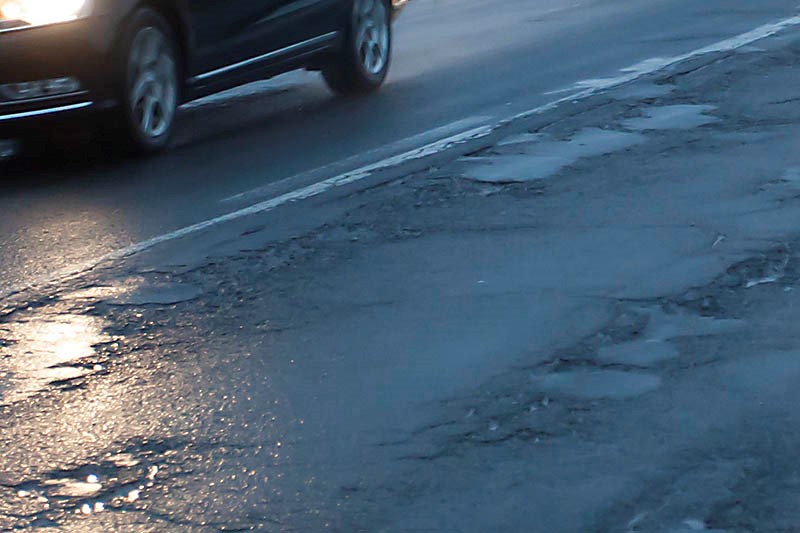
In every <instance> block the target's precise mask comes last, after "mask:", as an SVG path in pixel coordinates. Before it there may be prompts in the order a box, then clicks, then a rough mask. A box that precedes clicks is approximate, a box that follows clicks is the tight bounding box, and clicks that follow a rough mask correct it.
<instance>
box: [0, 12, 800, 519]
mask: <svg viewBox="0 0 800 533" xmlns="http://www.w3.org/2000/svg"><path fill="white" fill-rule="evenodd" d="M455 3H456V2H451V3H446V2H440V3H435V4H434V3H430V4H429V5H435V6H438V7H437V8H443V7H445V6H447V5H452V4H455ZM421 5H423V4H421ZM608 5H611V3H609V4H608ZM613 5H614V6H616V7H627V8H632V7H634V6H637V5H638V4H637V3H635V2H634V3H625V2H621V3H614V4H613ZM665 5H666V4H662V5H661V8H663V7H664V6H665ZM639 7H641V6H639ZM706 7H707V6H706ZM420 9H421V8H420ZM734 15H735V16H739V17H742V18H750V17H751V16H753V17H755V15H753V14H752V13H750V12H749V11H746V10H743V11H741V12H738V13H732V12H730V11H728V10H725V11H724V13H723V11H720V12H715V11H712V12H710V14H707V16H709V17H712V18H714V17H728V16H734ZM409 20H413V18H411V17H409ZM497 20H502V18H500V19H497ZM759 22H760V21H759ZM798 22H800V21H798ZM750 27H752V26H750ZM750 27H748V28H744V29H749V28H750ZM448 53H449V54H455V55H457V53H454V52H453V51H452V50H450V51H448ZM798 53H800V36H799V35H798V31H797V28H796V27H795V28H792V29H791V30H786V31H784V32H781V33H780V34H779V35H776V36H774V37H772V38H769V39H759V40H758V42H754V43H752V45H751V46H747V47H741V49H739V50H738V51H737V52H735V53H730V52H717V53H710V54H707V55H706V56H704V57H702V58H699V59H698V58H695V59H694V60H692V61H688V62H686V64H681V65H673V67H671V68H667V69H665V70H663V71H659V72H654V73H652V75H651V76H648V77H646V78H645V79H641V80H638V81H637V82H636V83H633V84H627V85H625V86H619V87H616V88H615V89H614V90H612V91H609V92H607V93H603V94H601V95H595V96H593V97H590V98H587V99H586V100H585V101H584V102H582V103H580V105H572V103H571V102H568V103H567V104H565V105H563V106H559V107H558V108H555V109H552V110H551V111H550V112H549V113H548V114H547V115H546V116H541V117H537V119H536V120H535V121H532V122H530V123H527V122H526V123H525V125H524V126H525V127H522V126H521V129H520V131H518V132H516V133H515V134H513V135H511V133H510V132H509V136H506V137H503V138H502V142H499V143H498V144H496V145H494V146H492V147H491V148H489V149H485V150H480V151H475V152H470V155H469V156H467V157H462V158H460V159H458V160H457V161H451V162H449V163H446V164H443V165H441V166H439V167H437V168H432V169H426V170H425V171H423V172H417V173H408V174H405V175H402V176H399V177H398V178H397V179H394V180H392V181H390V182H388V183H384V185H383V186H380V187H378V186H369V185H370V183H371V182H368V181H365V183H364V184H363V186H362V187H360V188H358V189H357V190H356V189H354V190H351V191H349V192H347V191H341V190H340V191H338V192H337V193H336V194H333V193H331V194H325V195H319V196H315V197H312V198H308V199H306V200H304V201H302V202H295V203H287V204H285V205H282V206H281V207H280V208H276V209H275V210H272V211H269V212H262V213H258V214H256V215H253V216H249V217H244V218H241V219H238V220H235V221H231V222H229V223H226V224H219V225H216V226H214V227H210V228H206V230H205V231H198V232H196V233H193V234H191V235H188V236H185V237H184V238H181V239H176V240H174V241H171V242H168V243H163V244H161V245H159V246H154V247H152V248H150V249H148V250H147V251H146V252H143V253H139V254H136V255H134V256H131V257H127V258H124V259H119V260H116V261H110V262H107V263H105V264H103V265H101V266H99V267H98V268H95V269H92V270H88V271H86V272H83V273H82V274H81V275H79V276H75V277H72V278H69V279H61V280H59V281H58V283H56V284H54V285H53V286H49V287H40V288H35V289H29V290H26V291H23V292H20V293H18V294H15V295H13V296H12V297H8V298H3V299H2V300H0V529H10V528H16V529H25V528H31V529H33V530H36V529H43V530H47V528H54V529H55V530H57V531H58V530H60V531H69V532H94V531H126V532H128V531H130V532H135V533H138V532H148V533H149V532H154V531H181V532H184V531H185V532H190V533H194V532H197V533H211V532H215V531H276V532H286V531H298V532H307V531H325V530H329V531H342V532H348V533H350V532H354V531H369V532H372V531H381V532H395V531H396V532H412V531H413V532H419V531H437V532H439V531H445V532H449V531H458V532H462V531H463V532H475V533H483V532H485V531H498V530H499V531H515V532H516V531H519V532H530V531H537V532H538V531H542V532H548V533H549V532H553V531H558V532H561V531H563V532H575V533H584V532H586V531H626V532H627V531H631V532H636V531H648V532H650V531H654V532H665V533H666V532H670V533H671V532H676V531H678V532H681V533H685V532H688V531H698V530H705V531H725V532H730V533H733V532H740V531H741V532H745V531H769V532H771V531H787V530H788V531H792V530H795V529H797V528H798V527H800V512H799V511H798V507H797V505H796V502H797V501H798V497H800V489H799V488H798V487H800V483H798V473H797V467H796V462H797V461H796V450H797V448H798V446H800V429H799V428H800V415H798V411H797V409H796V389H797V386H796V384H797V382H798V380H799V379H800V363H799V361H800V358H798V356H797V354H798V353H800V340H798V335H797V327H796V324H797V322H798V320H800V317H798V313H800V301H799V300H798V298H799V296H798V295H800V290H798V289H800V268H798V265H800V256H798V254H797V252H796V250H798V249H800V235H798V233H797V231H798V230H797V228H798V227H800V201H799V200H798V198H799V197H798V188H800V154H798V152H797V149H796V143H797V138H798V135H799V134H800V106H798V105H797V89H796V84H795V80H797V72H796V70H797V57H798ZM700 66H702V68H698V67H700ZM554 68H557V67H554ZM401 72H402V71H401ZM606 74H607V73H606ZM304 83H305V82H304ZM308 87H314V85H313V84H311V85H309V86H306V85H305V84H302V85H301V87H300V88H299V89H294V90H293V91H290V93H286V94H287V95H289V96H285V97H287V98H288V97H290V96H291V95H293V94H300V95H303V94H305V93H308V92H309V91H311V92H313V90H310V89H309V88H308ZM314 90H316V89H314ZM386 94H387V96H385V97H384V96H383V95H381V96H379V97H378V98H377V99H376V100H375V101H374V102H373V101H372V100H370V101H369V102H366V103H352V102H350V103H346V104H335V103H331V101H330V100H327V99H326V100H325V102H328V103H327V104H325V106H331V107H332V108H336V106H337V105H343V106H344V107H345V108H349V106H353V107H352V109H356V108H361V106H364V107H365V108H370V106H373V105H380V104H379V103H380V102H382V101H384V100H382V98H388V99H389V100H390V99H391V98H393V96H392V95H393V94H394V93H393V92H392V91H391V90H389V91H388V92H387V93H386ZM291 97H292V98H293V97H294V96H291ZM305 97H306V98H307V97H308V95H307V94H306V95H305ZM261 98H262V97H261V96H257V97H255V99H256V100H259V99H261ZM264 98H266V97H264ZM278 98H280V95H279V97H278ZM325 98H327V97H325ZM389 100H385V101H389ZM238 105H239V104H236V103H234V104H231V105H230V106H228V107H225V106H223V107H221V108H217V107H218V106H216V107H214V106H212V109H211V111H209V112H212V113H219V115H218V116H220V117H224V116H230V117H232V118H231V120H234V121H236V120H242V119H241V118H237V117H239V116H240V114H241V113H242V111H241V109H244V108H238V107H237V106H238ZM298 105H299V104H298ZM325 106H322V107H325ZM331 112H333V111H331V110H330V109H327V110H324V111H317V113H319V114H320V116H323V115H326V114H327V113H331ZM192 113H199V111H197V109H196V108H195V110H189V111H188V112H187V117H188V120H189V122H188V124H189V125H188V126H185V128H187V129H185V130H184V132H183V134H182V137H181V140H179V143H178V144H179V146H178V148H177V150H176V152H174V153H173V154H170V155H167V156H164V157H163V158H159V159H156V160H153V161H147V162H143V163H139V164H133V163H126V164H123V165H119V166H117V165H108V164H101V163H90V165H91V166H93V167H98V168H95V169H94V170H91V172H90V171H89V170H87V169H86V168H84V169H80V168H79V165H75V164H73V165H72V166H71V167H68V168H67V171H66V172H68V173H75V174H76V176H77V174H78V173H79V171H81V172H85V173H87V174H81V175H80V176H77V177H73V178H71V179H68V180H67V181H71V182H72V184H73V186H75V190H76V191H77V192H74V193H73V195H72V197H71V198H72V199H73V201H74V202H77V203H80V202H81V201H85V203H84V204H82V205H83V206H84V207H83V210H82V211H81V210H76V211H75V212H74V214H73V215H72V216H73V218H71V219H68V218H67V217H66V216H65V215H64V213H66V212H67V211H68V205H67V204H65V205H63V206H59V207H58V209H57V208H56V207H53V208H52V209H51V214H50V216H51V219H52V221H55V220H56V219H58V218H59V216H61V217H62V221H64V224H63V226H61V227H57V226H56V225H55V222H53V224H54V225H53V227H52V231H56V230H58V231H60V232H62V234H63V232H67V231H70V232H72V231H74V232H78V235H77V237H76V240H75V241H74V243H75V246H76V247H77V244H80V243H81V242H84V241H86V242H88V241H89V238H88V236H87V235H88V234H83V239H84V240H81V237H80V235H81V234H80V233H79V232H80V231H81V228H82V227H85V226H81V224H80V223H79V222H80V219H81V217H86V218H89V217H93V221H94V222H95V224H96V225H95V226H94V229H92V230H91V232H95V233H97V232H98V231H99V229H98V228H100V229H102V228H104V227H105V228H106V236H108V235H112V234H114V232H113V231H111V229H108V228H112V229H113V228H117V229H118V230H119V231H120V232H121V229H120V228H125V227H131V228H134V227H137V226H136V224H138V223H139V222H137V220H136V217H144V216H145V214H146V213H148V212H151V213H155V212H156V211H158V212H163V213H167V214H169V213H171V211H169V209H167V208H166V207H164V206H166V205H169V202H168V200H169V198H168V197H167V192H165V193H164V198H163V199H159V198H160V196H159V198H155V199H154V200H152V201H151V202H148V203H146V204H143V205H141V206H139V208H138V209H136V210H134V209H132V208H130V206H129V204H126V202H130V201H132V200H125V201H122V200H120V201H119V202H118V203H117V204H116V205H111V204H109V205H108V206H106V208H105V210H100V209H99V207H100V205H99V204H95V207H96V209H95V210H92V209H90V206H91V205H92V202H91V201H90V200H91V199H92V198H95V197H93V196H92V192H91V191H94V190H95V189H94V188H93V187H96V188H97V190H104V191H106V193H108V191H111V190H112V189H113V190H116V191H117V192H119V191H121V190H128V191H131V190H133V187H132V183H135V182H137V180H142V181H139V186H142V183H143V182H146V181H147V180H148V179H150V178H151V176H150V175H149V174H148V177H147V178H143V177H142V178H137V177H135V176H134V178H131V180H132V181H129V182H125V181H121V182H112V181H105V180H106V179H109V180H110V178H109V176H111V177H113V176H114V175H115V172H128V173H130V172H134V170H135V169H141V168H144V167H147V168H149V169H150V170H151V171H152V170H153V169H160V170H161V171H163V172H166V171H167V170H168V169H169V168H172V169H174V170H178V169H180V168H182V166H183V165H185V168H187V169H188V168H189V167H190V165H191V164H192V163H193V161H192V160H191V159H192V158H189V157H188V156H189V155H190V154H194V158H197V159H202V158H203V157H204V156H203V149H202V147H203V146H205V147H214V146H217V144H216V143H222V144H224V143H226V142H228V141H229V140H230V141H236V146H239V144H238V143H244V144H247V142H246V141H247V140H248V139H250V140H251V141H252V142H255V138H254V137H251V135H254V136H256V137H257V136H258V135H256V133H254V132H262V134H264V135H267V134H266V133H264V132H265V131H271V129H270V127H266V126H256V127H254V129H252V130H248V131H247V132H245V133H241V134H240V135H239V136H234V137H232V138H230V139H229V138H228V137H225V138H222V139H217V140H205V141H203V140H199V138H198V137H192V135H194V134H195V132H196V130H195V129H192V128H193V127H194V126H193V124H194V123H192V122H191V121H192V120H193V118H192V115H191V114H192ZM226 113H230V115H226ZM200 116H201V115H197V117H200ZM197 120H198V122H197V123H198V124H199V123H200V122H203V123H206V121H207V119H206V118H205V117H204V116H203V119H202V120H200V119H197ZM534 122H535V123H534ZM312 129H313V128H312ZM274 134H275V135H277V133H274ZM259 135H260V134H259ZM270 135H271V134H270ZM253 157H257V155H254V156H253ZM264 157H266V156H264ZM225 163H227V164H229V165H233V166H235V165H236V164H237V163H236V161H235V159H234V158H231V159H229V160H228V161H226V162H225ZM102 165H106V166H104V167H103V168H100V167H101V166H102ZM220 165H222V163H220ZM192 168H196V167H192ZM220 168H222V167H220ZM54 170H55V169H51V171H54ZM240 170H242V172H244V170H243V169H240ZM521 170H524V171H521ZM92 172H93V173H92ZM134 174H135V172H134ZM184 178H185V179H187V180H188V179H189V178H188V177H184ZM198 179H199V178H198ZM242 179H245V178H242ZM53 180H56V181H53ZM53 180H50V179H45V178H41V179H36V178H34V179H33V181H32V182H31V183H24V184H23V183H22V182H21V181H19V180H15V181H13V183H12V185H11V194H23V193H24V194H23V196H25V195H27V198H28V204H26V205H28V207H30V206H31V205H32V204H34V203H35V202H34V201H33V198H34V196H35V195H34V191H37V190H40V191H41V194H40V195H39V196H37V198H39V201H41V200H42V199H43V198H45V196H46V195H45V194H44V193H45V192H46V191H48V192H50V193H53V191H57V190H60V191H61V192H62V193H64V191H66V190H68V188H67V186H66V183H67V181H61V180H60V179H56V178H53ZM214 183H215V186H216V187H218V189H217V191H216V193H217V196H215V197H214V198H215V200H214V201H215V202H217V203H219V202H218V201H217V198H219V197H222V196H224V195H226V194H227V195H230V194H231V193H237V192H240V191H242V190H245V189H246V186H251V185H260V184H261V182H259V181H258V180H255V179H254V181H253V183H247V184H245V183H244V182H239V183H237V184H235V185H234V186H231V187H230V189H226V187H228V185H227V184H226V183H222V182H214ZM37 187H38V188H37ZM118 188H119V189H118ZM186 188H187V190H192V191H193V190H194V189H192V188H191V187H189V186H187V187H186ZM153 190H155V188H154V189H153ZM153 194H155V193H153ZM204 194H205V193H201V192H197V193H196V196H195V198H196V200H197V204H198V208H197V210H198V212H199V213H200V212H202V211H203V210H204V209H210V211H209V212H210V213H216V212H219V210H221V208H220V207H215V208H214V209H211V208H208V207H203V205H204V204H203V202H204V201H203V198H206V200H205V201H206V202H207V205H211V204H212V202H211V200H209V198H208V197H205V196H204ZM260 194H263V193H262V192H258V193H254V195H248V196H247V198H246V199H243V200H237V201H233V203H234V204H235V203H236V202H238V201H253V199H255V198H258V196H259V195H260ZM82 195H83V196H82ZM64 198H65V197H62V200H63V199H64ZM159 202H162V203H160V204H159ZM226 203H229V202H226ZM15 205H16V204H15ZM51 205H53V206H55V205H56V204H55V198H53V200H52V203H51ZM126 206H127V207H126ZM159 206H160V207H159ZM17 207H18V208H19V209H21V207H22V206H21V205H20V206H17ZM59 209H60V211H59ZM191 212H192V210H190V209H188V208H187V209H184V210H182V211H176V212H175V213H174V215H175V216H176V217H180V216H186V217H187V218H186V220H185V221H184V220H177V219H176V220H173V221H172V222H174V223H176V224H177V223H188V222H191V221H193V220H195V219H194V218H192V217H190V216H188V214H190V213H191ZM59 213H61V215H59ZM103 213H105V214H106V216H105V217H103V216H102V214H103ZM163 213H162V214H163ZM201 214H202V213H201ZM40 216H41V217H42V219H45V218H47V212H46V210H42V211H41V214H40ZM163 216H164V217H166V218H168V216H167V215H163ZM151 218H153V220H151V221H149V224H151V225H150V226H148V227H149V228H150V229H149V230H139V229H138V228H137V230H136V231H134V230H129V231H130V232H133V233H132V234H133V235H134V236H135V237H136V238H143V237H146V236H148V235H152V232H156V231H162V230H163V227H161V224H162V223H164V220H166V218H161V219H159V220H160V221H159V220H156V218H157V217H156V216H155V215H152V217H151ZM30 220H34V217H33V216H32V217H31V219H30ZM67 220H72V221H73V222H74V223H73V224H72V225H69V224H67V223H66V221H67ZM123 222H124V224H123ZM164 224H165V223H164ZM149 232H150V233H149ZM120 234H121V233H120ZM42 235H47V234H42ZM126 235H127V233H126ZM129 237H130V235H129ZM53 242H58V239H57V238H56V237H53ZM93 243H94V244H93ZM93 243H92V242H88V245H87V246H89V247H91V246H93V245H96V246H98V250H99V251H101V252H102V251H103V249H104V248H103V247H104V246H110V244H108V243H106V242H105V241H104V240H103V239H98V240H96V241H93ZM67 244H68V243H66V244H63V246H66V245H67ZM112 244H113V243H112ZM38 246H40V247H42V248H45V247H48V242H47V240H46V239H44V238H43V240H42V241H41V242H40V243H39V244H38ZM49 247H50V248H53V250H51V251H49V252H48V253H50V254H51V257H52V256H57V254H58V248H57V247H53V246H52V244H50V245H49ZM88 249H89V248H87V249H86V250H88ZM4 253H5V249H4ZM43 257H44V258H46V256H43ZM23 260H24V258H23ZM38 261H39V263H36V264H43V259H41V258H40V259H38ZM52 262H53V263H58V262H57V261H52ZM53 266H57V265H53ZM34 528H36V529H34Z"/></svg>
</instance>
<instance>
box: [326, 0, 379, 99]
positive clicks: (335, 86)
mask: <svg viewBox="0 0 800 533" xmlns="http://www.w3.org/2000/svg"><path fill="white" fill-rule="evenodd" d="M391 22H392V10H391V6H390V4H389V2H388V1H387V0H352V2H351V7H350V18H349V20H348V23H347V28H346V30H345V38H344V42H343V44H342V47H341V49H340V50H339V51H338V52H337V54H336V56H335V58H334V59H333V61H331V63H330V64H328V65H327V66H326V67H325V68H323V70H322V75H323V76H324V78H325V81H326V82H327V84H328V87H330V89H331V90H332V91H333V92H335V93H337V94H341V95H345V96H353V95H361V94H368V93H371V92H374V91H376V90H377V89H378V88H379V87H380V86H381V85H382V84H383V82H384V80H385V79H386V75H387V73H388V72H389V64H390V63H391V55H392V24H391Z"/></svg>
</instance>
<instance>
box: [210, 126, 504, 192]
mask: <svg viewBox="0 0 800 533" xmlns="http://www.w3.org/2000/svg"><path fill="white" fill-rule="evenodd" d="M493 120H495V117H488V116H479V117H469V118H465V119H462V120H457V121H455V122H451V123H450V124H446V125H444V126H440V127H438V128H435V129H432V130H428V131H425V132H422V133H419V134H417V135H412V136H411V137H406V138H404V139H401V140H399V141H395V142H393V143H391V144H388V145H385V146H381V147H380V148H376V149H373V150H369V151H367V152H362V153H359V154H355V155H353V156H351V157H348V158H345V159H342V160H340V161H335V162H333V163H328V164H327V165H324V166H321V167H317V168H314V169H311V170H309V171H306V172H301V173H299V174H295V175H294V176H291V177H288V178H285V179H282V180H280V181H277V182H274V183H269V184H267V185H262V186H259V187H256V188H254V189H250V190H248V191H245V192H241V193H238V194H234V195H233V196H228V197H227V198H223V199H222V200H220V202H221V203H227V202H241V201H243V200H246V199H248V198H250V197H253V196H261V195H264V194H266V193H268V192H269V191H270V190H272V189H274V188H275V187H279V186H280V184H281V183H289V182H291V181H293V180H296V179H298V178H301V177H302V176H305V175H308V174H310V173H312V172H322V173H324V172H325V171H326V170H333V169H335V168H337V167H338V168H342V167H344V168H347V167H348V166H350V164H353V163H357V162H358V161H359V160H361V161H364V160H370V159H377V158H380V160H379V161H377V162H376V163H372V164H370V165H368V166H365V167H361V168H359V169H357V170H353V171H350V172H355V173H359V172H364V171H367V172H375V171H377V170H382V169H384V168H389V167H392V166H397V165H398V164H400V163H403V162H405V161H408V160H410V159H418V157H416V151H417V149H416V148H414V149H411V148H412V147H418V146H419V145H420V144H422V143H425V142H431V140H432V139H438V140H436V141H435V142H442V140H444V141H446V140H447V139H449V138H450V137H447V138H445V139H442V138H441V137H442V136H443V135H454V132H463V131H464V130H466V129H473V128H475V127H477V126H478V125H479V124H481V125H489V124H490V123H491V121H493ZM409 150H410V151H409ZM401 151H402V152H403V153H400V154H399V155H396V156H392V157H388V158H387V157H386V155H385V154H397V153H398V152H401ZM395 158H400V159H402V161H400V163H398V162H397V161H396V159H395Z"/></svg>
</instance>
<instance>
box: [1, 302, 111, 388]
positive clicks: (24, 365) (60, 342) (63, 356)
mask: <svg viewBox="0 0 800 533" xmlns="http://www.w3.org/2000/svg"><path fill="white" fill-rule="evenodd" d="M103 327H104V321H103V320H101V319H99V318H96V317H90V316H85V315H75V314H42V315H39V314H35V313H34V314H33V315H30V316H25V317H22V318H20V319H19V320H16V321H13V322H9V323H6V324H3V325H0V341H1V342H0V404H8V403H13V402H16V401H19V400H23V399H25V398H28V397H30V396H31V395H32V394H35V393H36V392H38V391H40V390H42V389H43V388H44V387H46V386H47V385H48V384H50V383H53V382H56V381H65V380H71V379H76V378H79V377H81V376H84V375H86V374H88V373H90V372H92V370H93V369H92V368H91V367H87V366H86V365H83V364H79V362H80V360H81V359H85V358H87V357H90V356H92V355H94V354H95V348H94V346H95V345H97V344H100V343H103V342H107V341H108V340H109V338H108V336H107V335H106V334H105V333H104V332H103Z"/></svg>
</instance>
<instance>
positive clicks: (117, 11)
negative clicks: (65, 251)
mask: <svg viewBox="0 0 800 533" xmlns="http://www.w3.org/2000/svg"><path fill="white" fill-rule="evenodd" d="M359 2H362V3H363V2H367V3H370V2H373V3H375V4H377V3H378V2H379V3H381V4H386V9H387V12H388V13H389V15H388V16H389V18H390V19H393V18H394V16H396V14H397V13H398V12H399V10H400V9H401V8H402V7H403V5H404V4H405V2H406V0H227V1H225V2H220V1H218V0H145V1H141V0H0V138H2V137H3V135H2V132H3V131H14V130H15V129H16V128H25V127H27V128H31V127H32V128H34V129H35V128H37V127H39V125H41V124H42V123H43V122H42V121H44V120H47V119H49V118H59V119H61V118H65V117H74V116H81V117H85V116H86V114H87V113H93V114H98V113H104V112H112V113H110V115H111V116H113V111H114V110H119V109H120V108H123V107H125V104H126V102H125V101H124V100H125V96H124V95H125V93H126V91H127V92H128V93H130V92H131V91H134V90H135V88H131V87H128V88H127V89H126V88H125V83H126V81H125V79H126V68H127V67H126V65H127V63H126V61H127V62H130V61H131V59H130V58H126V54H128V55H131V54H134V52H132V51H130V50H129V49H130V48H131V46H133V44H131V43H132V42H134V41H135V39H136V37H135V36H132V35H131V32H132V26H136V25H138V27H139V29H140V30H141V27H142V26H147V25H148V24H149V26H150V27H155V28H156V29H160V30H159V31H160V32H161V33H163V34H165V36H166V37H164V39H166V40H167V41H170V40H171V41H174V42H172V43H170V45H169V46H171V47H172V49H173V52H172V55H173V56H174V58H173V59H172V60H173V62H174V66H173V68H174V70H175V72H176V76H177V78H176V80H175V81H176V82H177V87H176V88H175V98H176V100H177V102H176V104H180V103H181V102H186V101H190V100H193V99H196V98H199V97H202V96H206V95H209V94H212V93H215V92H218V91H221V90H225V89H228V88H231V87H235V86H237V85H241V84H244V83H247V82H250V81H254V80H257V79H263V78H267V77H270V76H273V75H276V74H280V73H283V72H286V71H289V70H293V69H299V68H308V69H317V70H325V69H331V71H333V68H332V67H331V66H330V65H332V64H335V63H336V61H342V58H343V57H345V56H343V54H346V51H344V48H345V47H346V46H347V45H348V40H352V39H354V38H355V37H353V36H352V35H350V36H348V32H350V33H351V34H352V33H353V32H354V31H356V30H354V29H353V28H351V26H352V25H353V24H354V23H353V20H354V19H353V11H354V10H356V9H360V7H355V6H356V4H359ZM62 3H66V4H62ZM67 4H68V5H67ZM61 5H67V7H64V8H61V7H58V6H61ZM365 5H366V4H365ZM9 6H10V7H9ZM20 6H21V7H20ZM70 6H72V7H70ZM76 6H77V7H76ZM4 8H5V11H3V10H4ZM54 9H55V11H56V13H54V14H51V13H50V11H53V10H54ZM70 9H73V10H74V11H70ZM80 9H82V10H83V11H80ZM24 10H27V11H24ZM37 10H38V11H37ZM65 10H66V13H59V11H65ZM18 12H22V13H23V15H24V18H20V19H10V17H11V16H15V14H16V13H18ZM9 13H10V15H9ZM143 13H144V15H143ZM17 16H20V17H22V16H21V15H17ZM61 19H66V20H61ZM167 26H168V27H167ZM389 26H391V24H389ZM134 29H135V28H134ZM389 31H390V30H389ZM153 46H155V45H153ZM146 47H147V43H145V44H144V45H142V46H140V48H142V49H143V50H144V49H145V48H146ZM347 57H349V56H347ZM386 61H387V65H386V67H387V68H388V51H387V58H386ZM383 76H385V72H383V73H382V76H381V78H380V82H382V81H383ZM134 81H135V80H133V81H131V83H134ZM329 81H330V80H329ZM379 84H380V83H378V84H377V85H379ZM371 85H375V84H371ZM362 88H363V87H362ZM370 88H374V87H370ZM340 92H347V91H340ZM362 92H366V91H362ZM131 105H134V104H131ZM118 118H119V117H118V116H117V119H118ZM170 126H171V124H170ZM6 137H7V135H6ZM163 144H164V143H161V142H159V143H158V146H154V147H151V148H160V147H162V146H161V145H163ZM140 148H142V147H140ZM144 148H145V149H146V148H148V147H144ZM145 151H146V150H145Z"/></svg>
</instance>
